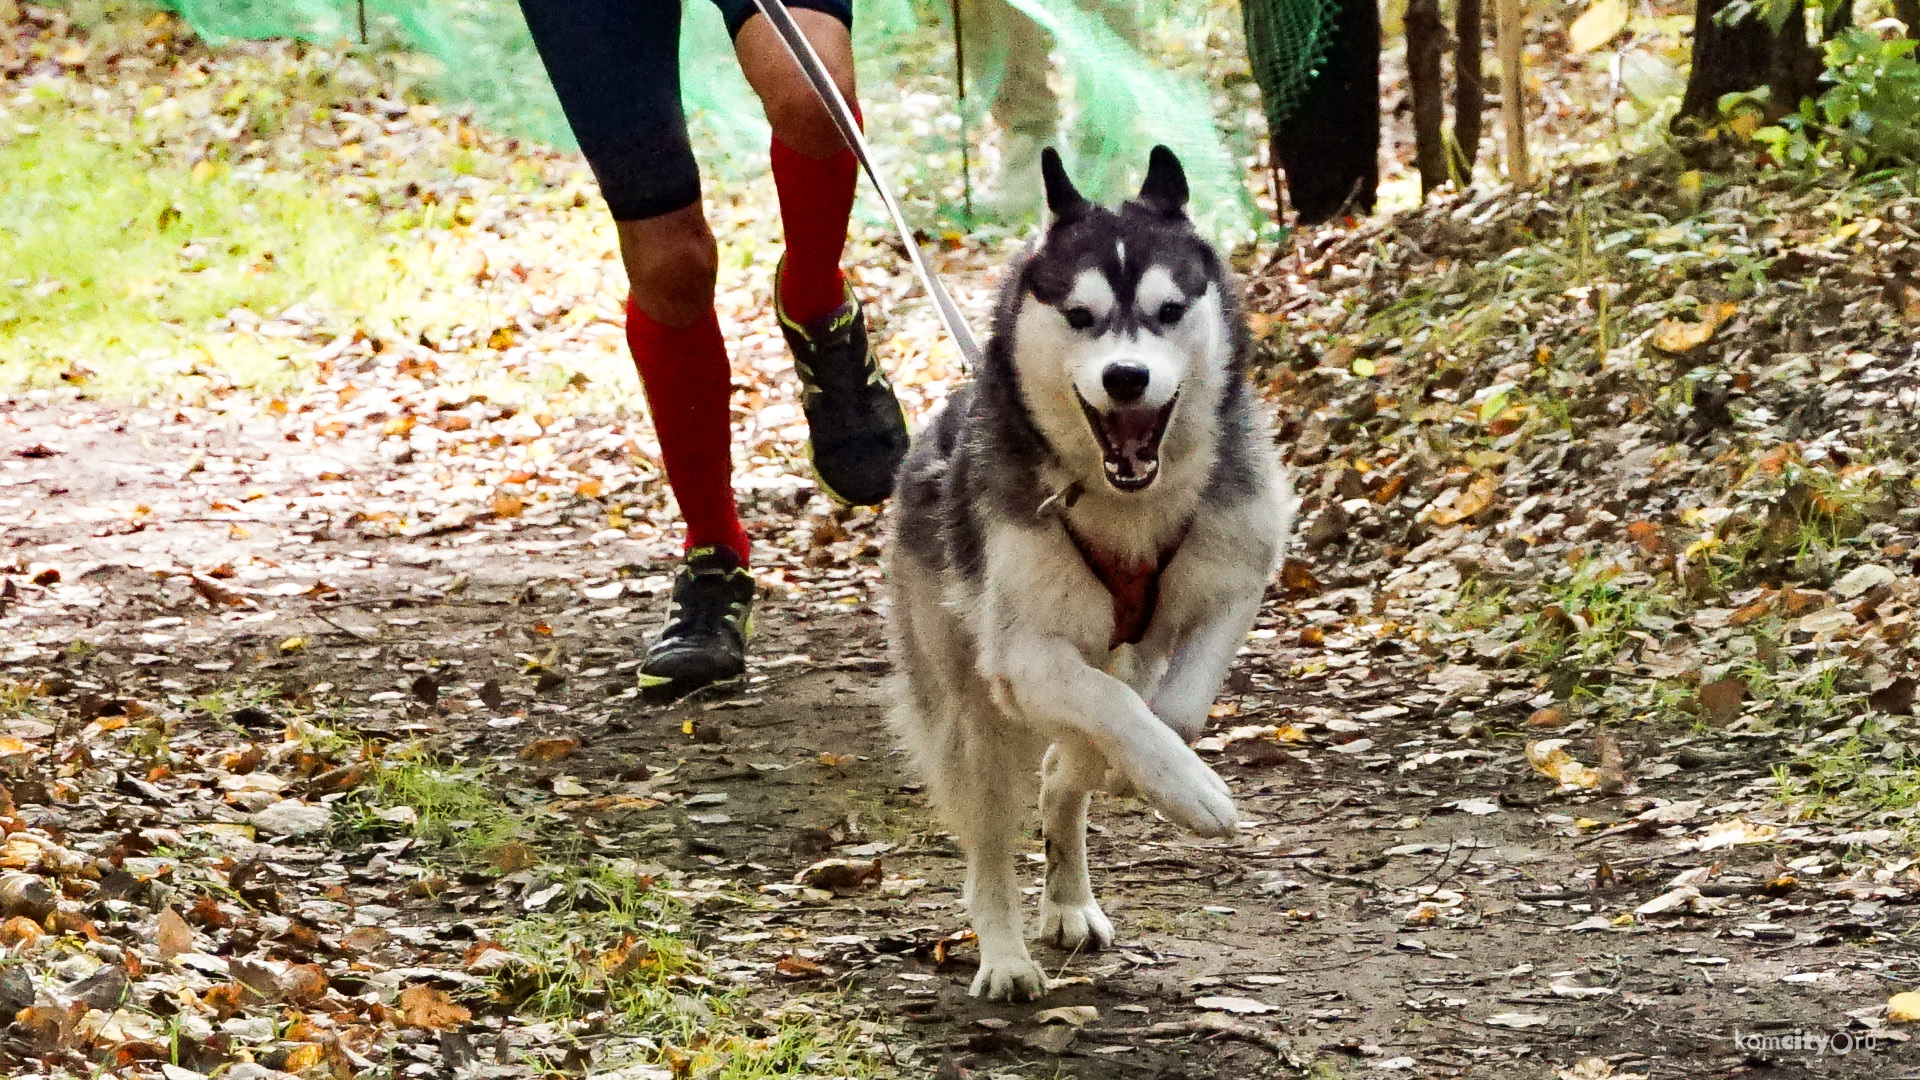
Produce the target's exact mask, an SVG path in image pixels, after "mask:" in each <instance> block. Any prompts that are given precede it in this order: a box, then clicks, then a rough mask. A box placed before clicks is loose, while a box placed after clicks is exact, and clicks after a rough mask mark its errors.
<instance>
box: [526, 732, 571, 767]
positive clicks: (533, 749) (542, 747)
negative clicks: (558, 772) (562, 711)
mask: <svg viewBox="0 0 1920 1080" xmlns="http://www.w3.org/2000/svg"><path fill="white" fill-rule="evenodd" d="M578 749H580V740H579V739H575V738H572V737H571V736H565V735H562V736H558V737H555V738H549V739H535V740H533V741H532V742H530V743H528V744H527V745H525V746H523V747H521V748H520V760H522V761H540V762H547V761H559V760H561V759H563V758H566V757H570V756H572V754H573V752H574V751H575V750H578Z"/></svg>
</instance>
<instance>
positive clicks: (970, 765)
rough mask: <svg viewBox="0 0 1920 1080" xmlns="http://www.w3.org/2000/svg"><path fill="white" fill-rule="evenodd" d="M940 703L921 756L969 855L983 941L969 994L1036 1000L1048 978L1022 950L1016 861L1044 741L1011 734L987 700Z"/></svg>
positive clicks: (971, 897) (970, 886)
mask: <svg viewBox="0 0 1920 1080" xmlns="http://www.w3.org/2000/svg"><path fill="white" fill-rule="evenodd" d="M941 704H942V706H943V711H944V712H946V716H945V718H944V720H943V721H942V722H941V723H940V724H939V725H937V732H938V734H937V737H936V739H935V740H933V741H931V742H930V743H929V744H926V745H924V746H923V749H922V751H921V757H922V764H923V766H924V768H925V772H926V776H927V781H928V786H929V788H930V790H929V792H928V794H930V795H931V796H932V797H933V801H934V803H935V805H937V806H938V807H939V809H940V812H941V817H942V818H944V819H945V821H946V824H947V827H948V828H950V829H952V830H953V834H954V836H956V837H957V838H958V839H959V841H960V847H961V849H962V850H964V851H965V852H966V855H967V883H966V892H965V901H966V905H967V913H968V915H969V917H970V919H971V921H972V923H973V931H974V934H975V935H976V936H977V937H978V938H979V942H980V972H979V974H978V975H976V976H975V977H974V980H973V986H972V988H971V990H970V993H972V994H973V996H975V997H986V998H990V999H992V1000H995V1001H1000V1000H1006V999H1009V998H1011V999H1014V1000H1026V999H1029V998H1033V997H1037V996H1039V995H1040V994H1041V993H1042V992H1043V991H1045V990H1046V986H1047V977H1046V973H1045V972H1043V971H1041V970H1040V966H1039V965H1038V964H1035V963H1034V962H1033V957H1032V955H1031V954H1029V953H1028V952H1027V941H1026V929H1025V925H1024V922H1023V920H1022V919H1021V917H1020V882H1019V879H1018V877H1017V873H1018V871H1017V869H1016V861H1017V860H1018V859H1019V855H1020V848H1021V847H1022V846H1023V845H1022V842H1021V832H1022V829H1023V827H1024V825H1025V823H1026V816H1027V807H1028V806H1031V805H1032V803H1031V802H1029V801H1028V800H1029V799H1030V798H1031V797H1032V795H1031V793H1032V791H1033V787H1032V782H1031V779H1030V778H1031V777H1032V775H1033V763H1034V759H1035V758H1038V757H1039V756H1040V751H1041V745H1042V744H1037V743H1036V742H1035V741H1034V740H1033V739H1032V738H1031V737H1030V736H1028V735H1027V734H1026V733H1025V732H1023V731H1021V730H1019V729H1018V728H1011V729H1010V727H1009V726H1008V725H1007V723H1006V721H1005V719H1004V718H1002V717H1001V716H1000V715H998V713H997V712H996V711H995V710H994V709H993V707H992V706H991V705H989V704H987V703H986V702H984V701H981V702H978V703H977V704H976V705H974V706H973V707H971V708H969V707H968V706H966V705H959V704H958V703H955V702H951V701H947V702H942V703H941Z"/></svg>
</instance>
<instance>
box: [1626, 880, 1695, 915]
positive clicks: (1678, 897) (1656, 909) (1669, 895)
mask: <svg viewBox="0 0 1920 1080" xmlns="http://www.w3.org/2000/svg"><path fill="white" fill-rule="evenodd" d="M1699 898H1700V890H1699V889H1696V888H1694V887H1693V886H1692V885H1682V886H1680V887H1679V888H1677V889H1669V890H1667V891H1666V892H1664V893H1661V894H1660V895H1659V896H1656V897H1654V898H1653V899H1651V900H1649V901H1647V902H1646V903H1644V904H1641V905H1640V906H1639V907H1637V908H1634V909H1633V913H1634V914H1635V915H1659V914H1661V913H1662V912H1667V911H1672V910H1674V909H1675V908H1678V907H1683V906H1688V905H1691V904H1692V903H1693V902H1694V901H1695V900H1697V899H1699Z"/></svg>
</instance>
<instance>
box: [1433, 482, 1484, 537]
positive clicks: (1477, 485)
mask: <svg viewBox="0 0 1920 1080" xmlns="http://www.w3.org/2000/svg"><path fill="white" fill-rule="evenodd" d="M1493 483H1494V481H1493V477H1491V476H1482V477H1480V478H1479V479H1478V480H1475V481H1474V482H1473V483H1471V484H1469V485H1467V489H1466V490H1465V491H1462V492H1461V493H1460V494H1459V495H1458V496H1457V497H1456V498H1455V499H1454V500H1453V501H1452V502H1451V503H1448V504H1447V505H1446V506H1444V507H1442V508H1440V509H1438V510H1435V511H1434V512H1433V523H1434V524H1435V525H1443V526H1444V525H1457V524H1459V523H1460V522H1462V521H1465V520H1466V519H1468V518H1470V517H1472V516H1473V515H1475V514H1477V513H1479V512H1480V511H1482V510H1485V509H1486V508H1487V507H1488V505H1489V504H1491V503H1492V502H1493Z"/></svg>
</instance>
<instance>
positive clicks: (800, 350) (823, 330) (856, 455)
mask: <svg viewBox="0 0 1920 1080" xmlns="http://www.w3.org/2000/svg"><path fill="white" fill-rule="evenodd" d="M775 280H776V283H777V281H778V276H777V275H776V278H775ZM779 292H780V290H779V287H778V285H777V284H776V285H775V288H774V295H775V296H776V298H777V297H778V295H779ZM774 306H775V310H776V312H777V313H778V314H779V316H780V332H781V333H783V334H785V335H786V338H787V348H789V349H791V350H793V367H794V370H795V371H796V372H798V373H799V375H800V385H801V388H802V398H801V406H802V408H803V409H804V410H805V411H806V414H807V429H808V432H809V438H810V441H811V443H812V446H811V449H810V451H809V454H810V456H811V457H812V458H813V472H814V475H815V476H817V477H819V479H820V486H821V487H823V488H825V489H826V490H827V494H829V495H831V496H833V497H834V498H836V499H838V500H840V501H841V502H844V503H848V504H850V505H853V506H877V505H879V504H880V503H882V502H885V501H886V498H887V496H889V495H891V494H893V475H894V473H896V472H898V471H899V469H900V462H901V461H903V460H904V459H905V458H906V456H907V416H906V414H905V413H904V412H902V411H901V410H900V402H899V400H898V399H896V398H895V397H894V396H893V387H892V386H890V385H888V384H887V377H886V375H884V374H883V373H882V372H881V371H880V363H879V361H878V360H877V359H875V357H874V355H873V349H872V348H871V347H870V346H869V345H868V343H867V318H866V313H865V312H863V311H861V310H860V302H859V301H857V300H855V299H854V298H853V293H852V291H851V290H849V291H848V293H847V299H846V302H845V303H843V304H841V305H840V306H839V307H837V308H834V309H833V310H832V311H830V312H828V313H827V314H825V315H822V316H821V317H820V318H818V319H815V320H813V321H812V322H811V323H808V324H807V325H806V326H800V325H798V324H796V323H794V322H793V321H792V320H791V319H788V318H787V314H786V312H784V311H780V310H779V301H778V299H776V300H775V305H774Z"/></svg>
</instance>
